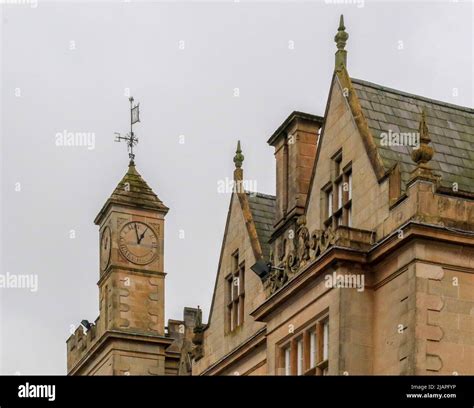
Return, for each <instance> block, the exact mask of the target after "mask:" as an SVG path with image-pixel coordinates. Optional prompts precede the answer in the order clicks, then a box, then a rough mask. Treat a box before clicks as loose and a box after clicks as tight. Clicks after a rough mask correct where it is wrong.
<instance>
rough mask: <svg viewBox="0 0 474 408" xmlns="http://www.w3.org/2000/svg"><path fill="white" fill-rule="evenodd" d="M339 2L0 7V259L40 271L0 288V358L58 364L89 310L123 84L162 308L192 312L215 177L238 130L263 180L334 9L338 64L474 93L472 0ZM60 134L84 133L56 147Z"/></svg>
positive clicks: (453, 99) (453, 97)
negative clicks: (158, 234) (159, 232)
mask: <svg viewBox="0 0 474 408" xmlns="http://www.w3.org/2000/svg"><path fill="white" fill-rule="evenodd" d="M12 1H13V0H0V4H1V3H10V2H12ZM25 1H28V0H23V2H25ZM31 1H34V0H31ZM334 3H341V1H335V2H334ZM343 3H346V4H345V5H344V4H333V2H330V1H327V2H317V1H307V2H289V1H286V2H254V1H241V2H233V1H226V2H179V3H171V2H166V3H164V2H155V3H151V2H147V3H143V2H136V1H131V2H121V1H117V2H112V1H108V2H79V3H71V2H61V3H51V2H42V1H40V2H39V3H38V5H37V7H35V4H36V3H31V4H29V5H28V4H26V5H18V4H17V5H5V6H2V7H0V13H2V15H1V21H2V30H1V64H0V67H1V70H2V74H1V96H2V98H1V104H2V109H1V115H2V118H1V161H2V164H1V171H2V173H1V186H2V191H1V194H2V199H1V204H2V209H1V210H2V212H1V215H2V219H1V223H2V224H1V255H2V257H1V274H2V275H3V276H7V273H9V274H10V275H15V276H17V275H35V276H37V277H38V290H37V291H32V289H34V288H33V287H30V288H29V289H14V288H4V289H0V297H1V310H0V313H1V319H0V322H1V327H0V330H1V331H0V342H1V356H0V373H2V374H12V373H21V374H41V373H44V374H64V373H65V372H66V345H65V341H66V338H67V337H68V336H69V330H70V327H71V325H77V324H78V323H79V322H80V321H81V320H82V319H88V320H91V321H93V320H94V319H95V318H96V317H97V314H98V290H97V286H96V283H97V280H98V277H99V266H98V260H99V258H98V254H99V244H98V228H97V227H96V226H95V225H94V223H93V220H94V217H95V216H96V214H97V212H98V211H99V210H100V208H101V207H102V205H103V203H104V202H105V200H106V199H107V198H108V197H109V195H110V194H111V193H112V191H113V189H114V188H115V186H116V185H117V183H118V182H119V180H120V179H121V178H122V176H123V175H124V173H125V172H126V169H127V162H128V158H127V152H126V147H125V146H124V145H123V144H118V143H114V141H113V140H114V132H122V133H124V132H127V131H128V123H129V112H128V108H129V106H128V100H127V95H128V94H127V89H129V90H130V92H131V94H132V95H133V96H134V97H135V100H136V101H137V102H140V103H141V105H140V106H141V120H142V122H141V123H140V124H139V125H138V126H137V127H136V133H137V135H138V136H139V138H140V143H139V145H138V147H137V149H136V154H137V157H136V162H137V168H138V170H139V171H140V172H141V174H142V176H143V177H144V178H145V180H146V181H147V182H148V184H149V185H150V186H151V187H152V188H153V190H154V191H155V192H156V193H157V194H158V196H159V197H160V199H161V200H163V202H164V203H165V204H166V205H167V206H168V207H170V211H169V213H168V215H167V217H166V230H165V234H166V235H165V271H166V272H167V273H168V276H167V278H166V318H176V319H179V318H181V316H182V309H183V307H184V306H194V307H195V306H196V305H200V306H201V307H202V308H203V309H204V314H205V318H204V320H205V321H206V320H207V315H208V313H209V306H210V301H211V296H212V290H213V286H214V279H215V274H216V270H217V264H218V257H219V250H220V245H221V242H222V237H223V232H224V223H225V219H226V213H227V209H228V203H229V195H228V194H222V193H218V189H217V184H218V182H219V181H222V180H224V181H225V180H226V178H229V179H231V178H232V171H233V162H232V158H233V155H234V150H235V145H236V141H237V139H240V140H241V141H242V148H243V151H244V155H245V162H244V166H243V167H244V175H245V178H247V179H251V180H255V181H256V182H257V188H258V190H259V191H261V192H264V193H271V194H273V193H274V191H275V186H274V183H275V175H274V173H275V163H274V158H273V151H272V148H271V147H269V146H268V145H267V144H266V140H267V139H268V137H269V136H270V135H271V133H272V132H273V131H274V130H275V129H276V128H277V127H278V126H279V125H280V123H281V122H282V121H283V120H284V119H285V118H286V117H287V116H288V115H289V114H290V113H291V112H292V111H293V110H299V111H304V112H309V113H313V114H318V115H322V114H323V113H324V107H325V104H326V99H327V94H328V90H329V85H330V79H331V74H332V71H333V68H334V52H335V44H334V35H335V33H336V30H337V25H338V19H339V14H340V13H341V12H343V13H344V15H345V23H346V27H347V31H348V33H349V35H350V37H349V40H348V45H347V50H348V70H349V73H350V75H351V76H353V77H355V78H361V79H365V80H368V81H371V82H375V83H379V84H383V85H385V86H388V87H393V88H396V89H400V90H403V91H407V92H411V93H416V94H421V95H424V96H426V97H430V98H434V99H440V100H443V101H446V102H450V103H454V104H459V105H465V106H472V105H473V103H472V102H473V82H472V73H473V65H472V50H473V43H472V38H473V32H472V4H470V3H463V2H456V1H443V2H440V1H438V2H408V1H404V2H397V3H390V2H372V1H365V2H362V1H357V0H354V1H345V2H343ZM64 132H86V133H90V134H91V137H92V134H93V135H94V137H95V140H94V144H92V143H91V144H89V145H88V146H87V145H86V146H74V147H73V146H58V145H57V140H58V138H59V140H60V137H59V136H58V133H64ZM90 140H92V139H90ZM183 142H184V143H183ZM71 230H73V231H74V233H72V232H71ZM180 233H181V235H180ZM183 233H184V238H183V237H182V234H183ZM74 234H75V235H74ZM74 236H75V237H74Z"/></svg>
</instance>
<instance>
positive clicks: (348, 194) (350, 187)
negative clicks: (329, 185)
mask: <svg viewBox="0 0 474 408" xmlns="http://www.w3.org/2000/svg"><path fill="white" fill-rule="evenodd" d="M347 184H348V193H347V197H348V199H349V200H351V199H352V172H350V173H348V174H347Z"/></svg>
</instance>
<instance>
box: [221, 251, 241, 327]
mask: <svg viewBox="0 0 474 408" xmlns="http://www.w3.org/2000/svg"><path fill="white" fill-rule="evenodd" d="M231 268H232V271H231V273H229V274H228V275H227V277H226V299H227V300H226V332H227V333H229V332H232V331H234V330H235V329H236V328H237V327H239V326H241V325H242V324H243V322H244V312H245V310H244V298H245V263H244V262H239V252H238V251H235V252H234V253H233V254H232V264H231Z"/></svg>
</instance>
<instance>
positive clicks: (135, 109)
mask: <svg viewBox="0 0 474 408" xmlns="http://www.w3.org/2000/svg"><path fill="white" fill-rule="evenodd" d="M128 100H129V101H130V133H127V134H126V135H125V136H122V135H121V134H120V133H118V132H115V135H116V136H115V141H116V142H121V141H122V140H125V141H126V142H127V147H128V157H129V158H130V163H133V162H134V159H135V154H134V153H133V146H135V145H136V144H137V143H138V137H136V136H135V133H133V125H134V124H135V123H137V122H140V104H139V103H138V104H137V105H133V101H134V99H133V96H131V97H130V98H128Z"/></svg>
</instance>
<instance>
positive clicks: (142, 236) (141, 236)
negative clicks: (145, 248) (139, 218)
mask: <svg viewBox="0 0 474 408" xmlns="http://www.w3.org/2000/svg"><path fill="white" fill-rule="evenodd" d="M147 230H148V227H146V228H145V231H143V234H142V235H140V238H139V239H138V243H140V242H142V239H143V238H144V237H145V232H147Z"/></svg>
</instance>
